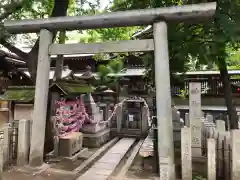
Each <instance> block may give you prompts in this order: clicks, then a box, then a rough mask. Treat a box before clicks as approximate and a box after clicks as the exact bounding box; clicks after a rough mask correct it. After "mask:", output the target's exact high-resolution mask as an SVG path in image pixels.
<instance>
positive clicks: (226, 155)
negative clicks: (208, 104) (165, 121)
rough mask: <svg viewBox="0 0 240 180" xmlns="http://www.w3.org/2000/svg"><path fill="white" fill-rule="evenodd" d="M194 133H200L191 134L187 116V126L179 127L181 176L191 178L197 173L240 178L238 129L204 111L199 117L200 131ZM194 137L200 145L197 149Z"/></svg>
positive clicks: (213, 179)
mask: <svg viewBox="0 0 240 180" xmlns="http://www.w3.org/2000/svg"><path fill="white" fill-rule="evenodd" d="M186 117H188V115H186ZM197 135H199V136H200V137H194V136H196V133H194V127H192V126H191V127H190V126H189V123H188V119H186V126H185V127H184V128H182V129H181V167H182V171H181V172H182V180H190V179H192V177H193V175H196V174H200V175H203V176H206V177H207V179H208V180H216V179H218V180H219V179H224V180H237V179H240V163H239V162H240V130H231V131H227V130H226V126H225V121H224V120H216V121H215V123H214V122H213V118H212V116H211V115H207V116H206V117H203V118H202V119H201V134H197ZM198 140H200V141H199V142H198ZM196 141H197V143H198V144H199V145H200V146H199V148H197V149H196V146H193V144H194V145H195V144H196ZM199 153H200V156H199ZM199 162H200V164H201V166H199ZM197 164H198V165H197Z"/></svg>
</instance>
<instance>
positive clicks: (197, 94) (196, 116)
mask: <svg viewBox="0 0 240 180" xmlns="http://www.w3.org/2000/svg"><path fill="white" fill-rule="evenodd" d="M201 116H202V110H201V83H198V82H191V83H189V119H190V127H191V129H192V148H193V150H192V155H193V157H200V156H202V149H201V143H202V142H201V141H202V140H201V134H202V130H201V127H202V124H201Z"/></svg>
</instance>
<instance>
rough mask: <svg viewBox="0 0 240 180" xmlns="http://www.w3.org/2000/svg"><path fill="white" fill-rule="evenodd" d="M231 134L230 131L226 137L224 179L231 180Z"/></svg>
mask: <svg viewBox="0 0 240 180" xmlns="http://www.w3.org/2000/svg"><path fill="white" fill-rule="evenodd" d="M231 148H232V147H231V133H230V132H229V131H227V132H226V136H225V137H224V152H223V154H224V175H225V177H224V179H225V180H230V176H229V175H230V173H229V172H231V160H230V157H231V153H230V152H231Z"/></svg>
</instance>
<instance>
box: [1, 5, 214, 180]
mask: <svg viewBox="0 0 240 180" xmlns="http://www.w3.org/2000/svg"><path fill="white" fill-rule="evenodd" d="M215 10H216V3H204V4H197V5H196V4H193V5H185V6H176V7H166V8H156V9H142V10H132V11H124V12H112V13H106V14H100V15H94V16H75V17H55V18H49V19H38V20H23V21H5V22H4V26H5V28H6V30H8V31H10V32H12V33H30V32H39V31H40V48H39V56H38V70H37V82H36V94H35V102H34V113H33V129H32V137H31V150H30V165H31V166H35V167H36V166H41V165H42V164H43V146H44V134H45V124H46V109H47V95H48V85H49V81H48V76H49V69H50V55H69V54H80V53H85V54H86V53H88V54H97V53H111V52H116V53H120V52H134V51H135V52H146V51H153V50H155V71H156V72H155V73H156V75H155V81H156V98H157V118H158V153H159V162H160V179H162V180H175V172H174V155H173V147H174V146H173V127H172V113H171V94H170V73H169V55H168V40H167V23H171V22H182V21H188V20H190V21H193V22H194V23H196V21H197V19H200V20H201V21H202V20H209V19H210V17H212V16H213V15H214V13H215ZM156 19H161V20H164V21H161V22H155V20H156ZM166 22H167V23H166ZM149 24H153V27H154V39H153V40H152V39H147V40H130V41H122V42H121V41H120V42H108V43H93V44H81V43H79V44H68V45H64V44H51V40H52V34H51V32H50V31H54V30H61V31H62V30H76V29H81V30H83V29H96V28H112V27H126V26H143V25H149Z"/></svg>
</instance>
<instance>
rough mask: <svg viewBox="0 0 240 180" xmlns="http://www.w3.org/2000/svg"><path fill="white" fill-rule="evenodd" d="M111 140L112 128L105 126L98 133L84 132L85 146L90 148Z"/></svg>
mask: <svg viewBox="0 0 240 180" xmlns="http://www.w3.org/2000/svg"><path fill="white" fill-rule="evenodd" d="M109 140H110V129H109V128H105V129H103V130H101V131H99V132H97V133H94V134H92V133H84V135H83V146H84V147H88V148H96V147H100V146H101V145H103V144H105V143H106V142H107V141H109Z"/></svg>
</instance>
